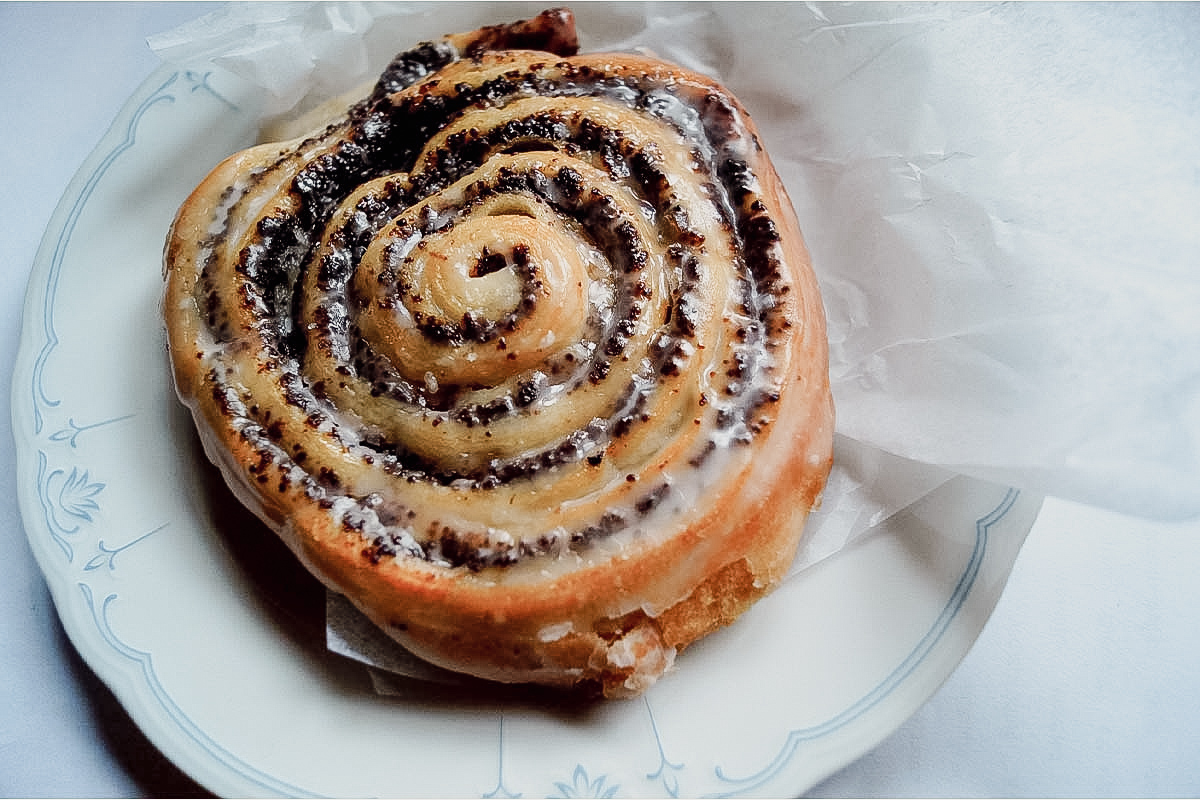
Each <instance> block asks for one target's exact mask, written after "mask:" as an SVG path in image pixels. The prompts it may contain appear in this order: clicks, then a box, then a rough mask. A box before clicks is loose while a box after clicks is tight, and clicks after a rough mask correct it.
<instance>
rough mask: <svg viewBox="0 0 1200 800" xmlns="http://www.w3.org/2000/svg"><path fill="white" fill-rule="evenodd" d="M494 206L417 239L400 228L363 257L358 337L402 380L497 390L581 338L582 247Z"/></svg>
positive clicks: (530, 218)
mask: <svg viewBox="0 0 1200 800" xmlns="http://www.w3.org/2000/svg"><path fill="white" fill-rule="evenodd" d="M492 205H493V206H495V207H493V208H484V209H481V210H480V211H479V212H478V213H475V214H472V215H470V216H468V217H466V218H464V219H461V220H459V221H457V222H455V223H453V224H446V226H445V227H444V228H441V229H439V230H436V231H435V232H433V233H432V234H430V235H428V236H424V237H417V236H415V235H412V234H411V233H409V224H408V221H407V220H406V219H402V220H400V221H398V222H397V223H395V224H392V225H390V226H389V227H388V228H387V229H386V230H385V231H383V232H382V234H381V235H380V237H379V239H378V240H377V242H376V244H375V245H374V246H373V247H372V249H371V250H369V251H368V253H367V258H366V264H367V265H368V266H369V267H371V268H368V269H361V270H360V271H359V273H358V276H357V278H356V287H355V288H356V290H357V291H358V292H359V293H360V296H363V297H364V298H365V299H367V300H368V302H365V303H364V306H363V316H362V318H361V325H362V329H363V334H364V336H365V337H366V338H367V339H368V340H370V341H372V342H373V343H374V345H375V349H376V352H377V353H378V354H380V355H383V356H385V357H387V358H388V359H389V360H390V361H391V362H392V364H393V366H394V367H395V369H396V370H397V372H399V373H400V374H401V375H403V376H404V377H405V378H407V379H409V380H413V381H419V380H421V381H423V380H427V377H426V376H427V375H432V376H433V380H436V381H439V382H449V383H453V384H456V385H495V384H496V383H497V382H499V381H502V380H504V379H505V378H507V377H510V376H512V375H513V374H516V373H520V372H522V371H524V370H527V369H530V368H532V367H534V366H536V365H537V364H540V363H543V362H544V361H545V360H546V359H547V358H549V357H551V356H553V355H554V354H556V353H558V352H560V351H561V350H562V349H563V348H564V347H567V346H568V345H570V344H571V343H573V342H575V341H577V340H578V339H579V337H580V335H581V333H582V330H583V326H584V322H585V321H586V318H587V309H586V303H587V298H588V296H589V294H594V293H589V291H588V287H589V286H590V285H591V283H592V277H591V271H592V265H591V263H590V259H589V258H588V257H587V255H588V254H587V252H586V248H584V247H583V246H582V245H581V243H580V242H579V241H578V240H576V239H575V238H574V237H572V236H571V235H570V234H569V232H567V231H564V230H563V228H562V226H561V224H558V225H555V224H552V223H553V222H554V221H553V220H546V219H544V218H542V217H543V212H540V210H539V209H536V208H530V207H527V206H530V205H532V204H524V203H521V202H520V199H519V198H518V199H515V200H514V199H507V200H506V202H505V204H504V205H503V206H502V205H500V204H499V203H493V204H492ZM421 214H422V212H421V211H418V212H415V214H410V215H406V217H412V216H418V217H419V216H421ZM428 215H429V212H425V216H428Z"/></svg>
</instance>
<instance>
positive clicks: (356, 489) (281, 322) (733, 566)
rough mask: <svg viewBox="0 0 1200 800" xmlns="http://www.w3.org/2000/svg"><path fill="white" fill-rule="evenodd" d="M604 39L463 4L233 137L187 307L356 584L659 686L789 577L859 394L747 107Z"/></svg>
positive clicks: (483, 636) (192, 246) (233, 440)
mask: <svg viewBox="0 0 1200 800" xmlns="http://www.w3.org/2000/svg"><path fill="white" fill-rule="evenodd" d="M576 49H577V46H576V38H575V32H574V22H573V19H572V17H571V15H570V14H569V12H566V11H561V10H556V11H550V12H546V13H544V14H542V15H541V16H539V17H537V18H535V19H532V20H529V21H524V22H519V23H514V24H512V25H505V26H492V27H487V28H482V29H480V30H478V31H474V32H471V33H466V34H457V35H453V36H448V37H446V38H445V39H443V40H440V41H436V42H432V43H427V44H423V45H420V46H419V47H416V48H415V49H413V50H411V51H408V52H405V53H402V54H400V55H399V56H397V57H396V58H395V59H394V60H393V62H392V63H391V64H390V65H389V66H388V67H387V69H386V70H385V71H384V73H383V74H382V76H381V78H380V79H379V81H378V83H377V84H375V86H374V88H373V89H368V90H364V94H366V97H365V98H363V99H360V100H358V101H357V102H354V103H353V104H352V105H350V106H349V107H348V108H347V107H346V106H345V105H343V107H342V109H341V113H340V115H339V116H337V117H335V118H329V119H326V120H325V121H324V122H322V123H321V124H319V125H318V126H316V127H315V129H314V130H312V131H310V132H309V133H307V134H304V135H302V136H300V137H298V138H294V139H290V140H288V141H281V142H273V143H269V144H262V145H257V146H254V147H251V148H249V149H247V150H245V151H244V152H241V153H237V154H235V155H233V156H231V157H230V158H229V159H227V160H226V161H225V162H224V163H222V164H220V165H219V166H217V167H216V169H215V170H214V171H213V172H212V173H211V174H210V175H209V176H208V177H207V178H206V179H205V180H204V181H203V182H202V183H201V184H200V186H199V187H198V188H197V189H196V190H195V191H194V193H193V194H192V195H191V196H190V197H189V198H188V199H187V200H186V202H185V203H184V204H183V206H182V208H181V209H180V211H179V213H178V216H177V218H176V220H175V222H174V225H173V227H172V230H171V232H170V235H169V239H168V242H167V248H166V254H165V276H166V283H167V285H166V292H165V300H164V314H165V322H166V328H167V332H168V341H169V347H170V353H171V359H172V366H173V371H174V377H175V381H176V388H177V391H178V394H179V395H180V397H181V398H182V399H183V401H184V402H185V403H186V404H187V405H188V406H189V408H190V409H191V411H192V414H193V417H194V419H195V422H196V425H197V428H198V430H199V433H200V436H201V439H202V440H203V442H204V446H205V451H206V453H207V455H208V456H209V458H211V459H212V461H213V462H214V463H215V464H217V465H218V467H219V468H220V470H221V471H222V473H223V475H224V477H225V479H226V481H227V482H228V483H229V485H230V486H231V488H232V489H233V491H234V492H235V493H236V495H237V496H238V498H239V499H240V500H241V501H242V502H243V503H244V504H246V505H247V506H248V507H249V508H251V509H252V510H253V511H254V512H255V513H256V514H257V515H258V516H259V517H261V518H262V519H263V520H264V521H265V522H266V523H267V524H268V525H269V526H270V527H271V528H272V529H274V530H275V531H276V532H277V533H278V534H279V535H280V536H281V537H282V539H283V540H284V541H285V542H286V543H287V545H288V546H289V547H290V549H291V550H292V551H294V552H295V554H296V555H297V556H298V557H299V558H300V559H301V560H302V561H303V563H304V564H305V565H306V566H307V567H308V568H309V569H310V570H311V571H312V572H313V573H314V574H315V575H317V576H318V577H319V578H320V579H321V580H322V581H323V582H324V583H325V584H326V585H327V586H328V587H330V588H331V589H333V590H335V591H337V592H340V593H342V594H344V595H345V596H346V597H347V598H348V599H349V600H350V601H352V602H353V603H354V604H355V605H356V606H357V607H358V608H360V609H361V610H362V611H363V612H364V613H365V614H366V615H367V616H368V617H369V618H370V619H371V620H372V621H373V622H374V623H375V624H376V625H378V626H379V627H380V628H382V629H383V630H384V631H386V632H387V633H388V634H389V635H391V636H392V637H394V638H395V639H396V640H398V641H399V642H400V643H402V644H403V645H404V646H405V647H407V648H408V649H409V650H411V651H412V652H414V653H415V654H417V655H418V656H420V657H422V658H424V659H427V660H428V661H430V662H432V663H434V664H437V665H440V666H443V667H446V668H449V669H451V670H456V671H460V672H465V673H469V674H472V675H475V676H479V677H482V678H486V679H492V680H497V681H504V682H522V683H524V682H530V683H539V684H547V685H555V686H576V685H579V686H584V687H589V688H591V689H593V690H595V689H598V690H600V691H601V692H602V693H603V694H604V695H606V696H610V697H615V696H630V695H635V694H638V693H639V692H641V691H644V690H645V689H646V688H647V687H648V686H649V685H651V684H652V683H653V682H654V681H655V680H656V679H657V678H658V677H659V676H660V675H661V674H662V673H663V672H664V671H666V670H667V669H668V668H670V667H671V665H672V662H673V660H674V658H675V655H676V653H677V652H678V651H679V650H680V649H681V648H683V647H684V646H686V645H687V644H689V643H690V642H693V641H695V640H696V639H697V638H699V637H701V636H704V635H706V634H708V633H710V632H712V631H713V630H715V629H717V628H718V627H720V626H722V625H725V624H728V623H730V622H732V621H733V620H734V619H735V618H736V617H737V616H738V615H740V614H741V613H742V612H743V611H745V610H746V609H747V608H748V607H749V606H750V605H751V604H752V603H754V602H755V601H756V600H757V599H758V598H760V597H761V596H763V595H764V594H765V593H766V592H768V591H769V590H771V589H772V588H773V587H774V586H775V585H777V583H778V582H779V580H780V579H781V577H782V576H783V575H784V573H785V571H786V570H787V568H788V566H789V564H790V562H791V560H792V558H793V556H794V553H795V549H796V546H797V541H798V538H799V536H800V534H801V530H802V528H803V526H804V522H805V518H806V515H807V513H808V512H809V510H810V508H811V507H812V506H813V505H814V503H815V502H816V500H817V498H818V496H819V493H820V491H821V489H822V487H823V485H824V482H825V479H826V476H827V474H828V471H829V468H830V463H831V449H832V433H833V410H832V401H831V399H830V390H829V381H828V358H827V342H826V334H825V327H824V316H823V309H822V305H821V300H820V296H819V294H818V288H817V283H816V279H815V277H814V275H813V272H812V269H811V266H810V264H809V259H808V255H807V252H806V250H805V247H804V243H803V241H802V239H801V235H800V231H799V227H798V225H797V222H796V218H795V214H794V212H793V210H792V208H791V205H790V202H789V200H788V198H787V195H786V193H785V191H784V188H783V186H782V185H781V183H780V180H779V178H778V177H777V175H776V173H775V170H774V168H773V167H772V165H771V163H770V161H769V159H768V157H767V154H766V153H765V152H764V150H763V148H762V146H761V144H760V142H759V139H758V136H757V134H756V131H755V128H754V126H753V124H752V123H751V121H750V119H749V117H748V116H747V114H746V111H745V110H744V109H743V108H742V107H741V105H739V103H738V102H737V101H736V100H735V99H734V98H733V97H732V96H731V95H730V94H729V93H728V92H727V91H726V90H724V89H723V88H722V87H721V86H719V85H718V84H716V83H714V82H713V81H712V80H711V79H709V78H706V77H704V76H702V75H698V74H694V73H691V72H688V71H686V70H684V69H681V68H679V67H677V66H674V65H672V64H668V63H664V62H661V61H658V60H654V59H651V58H647V57H644V56H639V55H630V54H601V55H585V56H578V55H575V51H576ZM368 92H369V93H368Z"/></svg>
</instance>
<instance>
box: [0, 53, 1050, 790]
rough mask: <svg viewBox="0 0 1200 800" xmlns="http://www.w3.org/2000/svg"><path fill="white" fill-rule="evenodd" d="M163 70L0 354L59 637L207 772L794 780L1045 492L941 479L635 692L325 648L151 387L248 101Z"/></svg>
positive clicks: (909, 669)
mask: <svg viewBox="0 0 1200 800" xmlns="http://www.w3.org/2000/svg"><path fill="white" fill-rule="evenodd" d="M216 80H217V79H216V78H215V77H214V76H212V75H208V74H204V73H200V72H193V71H186V70H183V71H178V70H172V69H167V68H164V69H163V70H162V71H160V72H158V73H156V74H155V75H154V76H152V77H151V79H150V80H148V81H147V83H146V84H145V85H144V86H143V87H142V89H140V90H139V92H138V93H137V94H135V96H134V97H132V98H131V99H130V101H129V103H128V104H127V106H126V107H125V108H124V109H123V111H122V112H121V114H120V116H119V117H118V119H117V121H116V123H115V124H114V126H113V128H112V130H111V131H110V132H109V133H108V135H107V136H106V137H105V139H104V140H103V141H102V142H101V143H100V145H99V147H98V148H97V149H96V151H95V152H94V153H93V154H92V156H91V157H90V158H89V160H88V161H87V162H86V163H85V164H84V166H83V167H82V169H81V171H80V172H79V174H78V176H77V177H76V179H75V180H74V182H73V183H72V185H71V186H70V188H69V189H68V191H67V193H66V195H65V197H64V198H63V201H62V203H61V205H60V206H59V208H58V210H57V212H56V214H55V217H54V219H53V220H52V223H51V225H50V227H49V229H48V231H47V233H46V237H45V240H44V243H43V246H42V250H41V251H40V253H39V256H38V260H37V263H36V264H35V265H34V269H33V273H32V279H31V283H30V289H29V296H28V302H27V306H26V312H25V319H24V330H23V337H22V346H21V351H20V355H19V358H18V363H17V369H16V373H15V377H14V402H13V407H14V429H15V432H16V438H17V446H18V463H19V475H18V483H19V491H20V501H21V508H22V512H23V515H24V518H25V525H26V530H27V533H28V536H29V539H30V542H31V545H32V547H33V551H34V553H35V555H36V557H37V559H38V562H39V563H40V565H41V568H42V569H43V571H44V573H45V575H46V580H47V582H48V583H49V586H50V588H51V591H52V593H53V596H54V599H55V603H56V605H57V608H58V611H59V614H60V615H61V617H62V620H63V623H64V625H65V627H66V630H67V632H68V634H69V635H70V637H71V639H72V641H73V642H74V643H75V645H76V647H77V648H78V649H79V651H80V652H81V653H82V654H83V656H84V658H85V659H86V660H87V661H88V663H89V664H90V665H91V666H92V667H93V669H94V670H95V671H96V672H97V673H98V674H99V675H100V676H101V678H102V679H103V680H104V681H106V682H107V683H108V684H109V685H110V686H111V688H112V690H113V692H114V693H115V694H116V696H117V697H118V698H119V699H120V701H121V702H122V703H123V704H124V705H125V707H126V708H127V709H128V711H129V713H130V715H131V716H132V717H133V718H134V719H135V720H136V721H137V723H138V724H139V725H140V726H141V727H142V728H143V729H144V730H145V732H146V734H147V735H148V736H149V738H150V739H151V740H152V741H153V742H154V743H155V744H156V745H157V746H158V747H159V748H161V749H162V751H163V752H164V753H165V754H166V755H167V756H168V757H169V758H171V759H172V760H174V761H175V762H176V763H177V764H178V765H179V766H180V767H181V768H182V769H183V770H185V771H186V772H188V773H189V774H190V775H192V776H193V777H194V778H195V779H196V780H197V781H199V782H200V783H202V784H204V785H205V786H207V787H209V788H210V789H212V790H213V791H215V792H217V793H220V794H227V795H239V796H249V795H337V796H375V795H385V796H401V795H421V796H434V795H453V796H471V795H483V796H497V795H501V796H518V795H526V796H531V795H536V796H546V795H552V796H597V797H599V796H603V797H610V796H617V795H622V796H624V795H655V796H663V795H688V796H699V795H710V794H712V795H741V794H745V795H750V794H754V795H758V794H766V795H793V794H796V793H799V792H803V791H805V790H806V789H807V788H809V787H810V786H812V785H813V784H814V783H816V782H817V781H819V780H820V779H822V778H824V777H826V776H827V775H829V774H830V773H832V772H833V771H835V770H836V769H838V768H840V767H841V766H844V765H845V764H847V763H849V762H850V761H852V760H853V759H855V758H857V757H858V756H860V755H861V754H863V753H864V752H866V751H867V750H868V749H870V748H871V747H873V746H874V745H875V744H877V743H878V742H879V741H880V740H882V739H883V738H884V737H885V736H887V735H888V734H889V733H891V732H892V731H893V730H895V728H896V727H898V726H899V725H900V724H901V723H902V722H903V721H904V720H905V719H906V718H907V717H908V716H909V715H911V714H912V713H913V712H914V711H915V710H916V709H917V708H918V707H919V706H920V705H921V704H922V703H923V702H924V701H925V700H926V699H927V698H928V697H929V696H930V695H931V694H932V693H933V692H934V690H935V689H936V688H937V687H938V686H939V685H940V684H941V683H942V682H943V681H944V680H945V679H946V677H947V676H948V675H949V674H950V672H951V671H952V670H953V669H954V667H955V666H956V665H957V664H958V662H959V661H960V659H961V658H962V657H963V655H964V654H965V653H966V651H967V649H968V648H969V647H970V645H971V644H972V642H973V641H974V639H975V637H976V635H977V634H978V632H979V631H980V629H981V628H982V626H983V624H984V622H985V620H986V619H987V617H988V615H989V614H990V613H991V610H992V608H993V606H994V604H995V602H996V600H997V598H998V596H999V593H1000V591H1001V588H1002V586H1003V584H1004V581H1005V579H1006V578H1007V576H1008V572H1009V569H1010V568H1011V565H1012V562H1013V560H1014V558H1015V557H1016V553H1017V551H1018V549H1019V548H1020V545H1021V543H1022V541H1023V540H1024V537H1025V535H1026V533H1027V532H1028V530H1029V527H1030V526H1031V524H1032V522H1033V519H1034V517H1035V516H1036V514H1037V510H1038V508H1039V507H1040V499H1038V498H1033V497H1028V496H1022V495H1019V494H1018V493H1017V492H1015V491H1012V490H1009V489H1006V488H1004V487H997V486H994V485H990V484H986V483H982V482H978V481H973V480H969V479H966V478H957V479H954V480H952V481H950V482H949V483H946V484H944V485H943V486H941V487H940V488H939V489H937V490H936V491H934V492H933V493H931V494H929V495H928V496H926V497H925V498H924V499H922V500H921V501H919V502H918V503H916V504H915V505H913V506H912V507H910V508H909V509H907V510H906V511H904V512H902V513H900V514H898V515H896V516H894V517H893V518H891V519H890V520H889V521H887V522H886V523H885V524H883V525H881V526H880V528H879V529H878V531H877V532H876V533H873V534H872V535H870V536H868V537H866V538H864V539H861V540H859V541H858V542H857V543H856V544H854V545H853V546H851V547H850V548H848V549H846V550H844V551H842V552H841V553H839V554H838V555H836V556H834V557H833V558H830V559H828V560H826V561H824V562H822V563H820V564H818V565H817V566H816V567H813V568H811V569H808V570H805V571H803V572H801V573H799V574H798V575H797V576H795V577H794V578H793V579H791V580H789V581H788V582H787V583H786V584H785V585H784V586H783V587H782V588H781V589H780V590H779V591H778V592H777V593H775V594H774V595H772V596H771V597H769V598H768V599H767V600H765V601H763V602H762V603H760V604H759V605H758V606H756V607H755V608H754V609H753V610H752V611H751V612H750V613H749V614H748V615H746V617H744V618H743V619H742V620H741V621H739V623H738V624H737V625H735V626H734V627H732V628H731V629H729V630H726V631H723V632H721V633H719V634H717V635H714V636H712V637H710V638H709V639H707V640H705V641H703V642H701V643H700V644H699V645H697V646H696V647H694V648H693V649H691V650H689V651H688V652H687V653H685V654H684V656H683V657H682V658H681V659H680V663H679V666H678V669H677V670H676V671H675V672H674V673H672V674H671V675H669V676H667V677H666V678H665V679H664V680H662V681H661V682H660V683H659V684H658V685H657V686H655V687H654V688H653V689H652V690H651V691H650V692H649V693H648V694H647V695H646V696H645V697H643V698H640V699H637V700H633V701H628V702H617V703H608V704H602V705H590V706H564V705H563V704H562V703H561V702H555V701H554V700H553V699H552V698H550V697H548V696H546V695H540V694H538V693H537V692H527V691H520V690H504V691H499V692H479V691H471V690H464V689H447V688H445V687H440V688H439V687H436V686H432V685H427V684H420V683H415V682H414V683H410V684H408V691H406V692H401V693H400V694H399V695H397V696H394V697H386V698H384V697H380V696H377V695H376V694H375V693H373V692H372V690H371V683H370V681H369V679H368V676H367V674H366V672H365V670H364V669H363V668H362V667H361V666H360V665H357V664H355V663H353V662H351V661H349V660H346V659H344V658H342V657H340V656H336V655H333V654H331V653H329V652H328V651H327V650H326V649H325V647H324V646H323V635H322V634H323V624H322V616H321V615H322V611H323V609H324V596H323V593H322V592H321V590H320V589H319V587H317V586H316V584H315V583H314V582H313V581H312V580H311V579H310V578H308V576H307V575H306V574H304V573H303V572H302V571H300V570H299V569H298V568H297V567H296V566H295V565H294V563H293V562H291V561H290V560H289V559H288V558H286V557H285V556H284V554H283V551H282V550H281V547H280V545H279V544H278V543H277V542H276V541H275V540H274V538H273V537H272V536H271V535H270V534H269V533H268V532H266V531H265V530H264V529H263V528H261V527H260V526H259V525H258V524H257V522H255V521H254V520H253V519H251V518H249V517H248V516H247V515H246V514H245V513H244V512H241V511H240V510H239V509H238V508H237V507H236V505H235V504H234V503H233V501H232V500H231V499H230V497H229V495H228V494H226V493H225V492H224V491H223V488H222V487H221V486H220V485H219V481H218V480H217V479H215V478H214V474H213V472H212V471H211V470H210V469H209V468H208V467H207V465H206V464H205V462H204V459H203V458H202V456H201V455H200V451H199V449H198V447H197V446H196V444H195V439H194V436H193V433H192V429H191V425H190V420H189V419H188V418H187V416H186V414H185V413H184V412H183V410H182V408H181V407H180V406H179V404H178V403H176V402H175V401H174V399H173V397H172V392H171V388H170V378H169V374H168V367H167V361H166V356H165V351H164V344H163V338H162V334H161V329H160V324H159V320H158V302H159V291H160V271H159V262H160V254H161V250H162V243H163V238H164V234H165V231H166V229H167V226H168V224H169V221H170V219H171V217H172V215H173V213H174V210H175V209H176V208H177V207H178V205H179V203H180V202H181V201H182V199H183V197H184V196H185V195H186V193H187V192H188V191H189V190H190V188H191V187H192V186H194V185H195V183H196V182H197V181H198V180H199V179H200V178H201V177H202V176H203V174H204V173H205V172H207V170H208V169H209V167H210V166H211V165H213V164H215V163H216V162H217V161H218V160H219V159H220V158H221V157H223V156H224V155H226V154H227V153H229V152H231V151H233V150H235V149H237V148H239V147H241V146H244V145H245V144H247V143H248V142H249V141H250V140H251V139H252V136H253V131H254V128H255V125H256V124H257V120H255V119H254V118H253V116H252V115H250V114H248V113H244V112H243V111H241V110H239V108H238V102H237V98H236V96H235V93H234V91H233V90H228V89H225V88H222V87H220V86H217V85H215V83H214V82H215V81H216Z"/></svg>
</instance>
